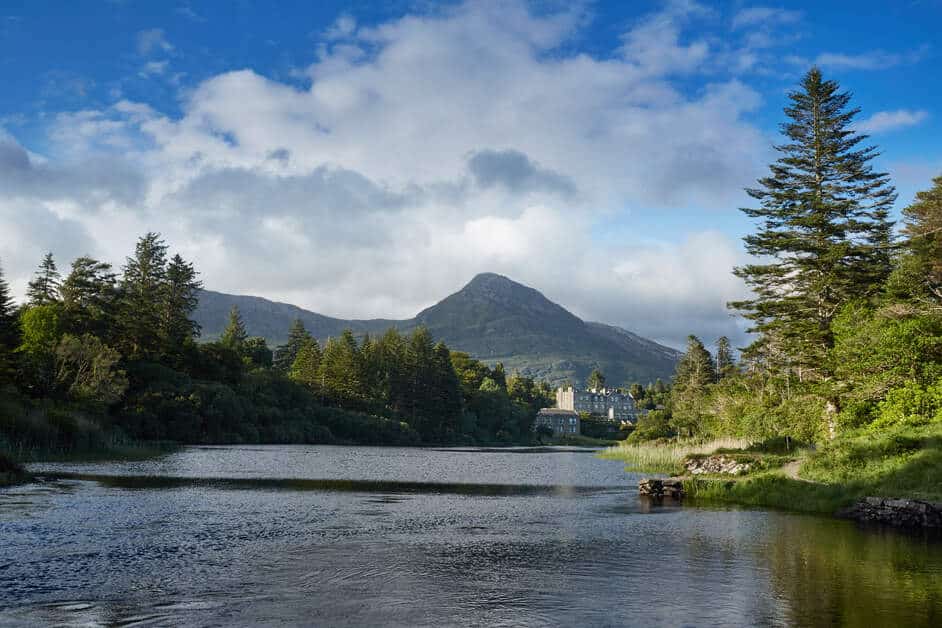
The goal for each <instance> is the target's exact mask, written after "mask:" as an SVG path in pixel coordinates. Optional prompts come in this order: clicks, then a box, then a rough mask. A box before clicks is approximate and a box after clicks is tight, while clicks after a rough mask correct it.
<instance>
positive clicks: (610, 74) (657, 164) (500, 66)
mask: <svg viewBox="0 0 942 628" xmlns="http://www.w3.org/2000/svg"><path fill="white" fill-rule="evenodd" d="M940 25H942V2H939V1H937V0H924V1H914V2H896V3H886V2H853V3H851V2H834V3H811V2H801V3H798V2H796V3H774V4H772V3H763V2H757V3H748V2H728V3H709V4H708V3H701V4H698V3H695V2H680V1H678V2H617V3H616V2H612V3H605V2H588V3H585V4H583V5H578V6H575V7H574V6H573V5H572V4H571V3H557V2H532V3H527V2H523V1H519V2H507V3H484V2H478V3H457V2H456V3H431V2H382V3H380V2H376V3H369V2H364V3H340V2H315V3H312V2H288V1H283V2H278V3H274V4H271V3H261V2H248V1H241V2H218V3H209V2H192V3H182V2H179V3H178V2H160V3H157V2H145V1H143V0H113V1H104V0H98V1H96V0H82V1H75V2H42V1H29V2H26V1H23V2H10V1H5V2H2V3H0V72H2V76H3V79H4V88H3V90H0V168H2V169H3V170H5V171H6V172H3V171H2V170H0V182H5V185H4V186H3V187H0V261H2V263H3V265H4V269H5V271H6V273H7V275H8V276H9V277H10V278H11V280H12V282H13V285H14V286H15V287H16V288H17V289H18V290H22V287H23V286H24V285H25V282H26V280H27V279H28V277H29V274H30V272H31V271H32V269H33V267H34V266H35V263H36V262H37V261H38V259H39V257H40V256H41V254H42V252H43V251H45V250H49V249H51V250H53V251H54V252H55V253H56V254H57V256H58V257H59V259H60V265H63V266H67V264H68V262H69V261H70V260H71V258H73V257H75V256H76V255H79V254H83V253H91V254H94V255H97V256H100V257H102V258H103V259H106V260H109V261H112V262H114V263H116V264H119V263H120V261H121V259H122V258H123V256H124V254H125V253H126V251H127V250H128V249H129V248H130V246H131V245H132V243H133V241H134V239H135V238H136V236H137V235H139V234H140V233H141V232H142V231H144V230H147V229H154V230H158V231H161V232H162V233H163V234H164V235H165V236H166V237H167V239H168V240H169V241H170V244H171V245H172V246H173V247H174V248H176V249H178V250H180V251H181V252H182V253H183V254H184V255H186V256H188V257H190V258H192V259H194V261H196V263H197V265H198V267H199V268H200V269H201V270H202V271H203V278H204V281H205V282H206V284H207V286H208V287H213V288H217V289H220V290H226V291H231V292H241V293H251V294H260V295H262V296H266V297H270V298H274V299H278V300H285V301H290V302H294V303H297V304H299V305H302V306H305V307H309V308H311V309H315V310H318V311H322V312H325V313H329V314H335V315H342V316H407V315H411V314H412V313H414V312H415V311H417V310H418V309H420V308H421V307H423V306H425V305H428V304H429V303H431V302H434V301H435V300H436V299H438V298H440V297H442V296H444V295H445V294H447V293H448V292H449V291H451V290H453V289H456V288H457V287H458V286H459V285H460V284H461V283H462V282H463V281H466V280H467V279H469V278H470V276H472V275H473V274H474V273H476V272H481V271H496V272H502V273H504V274H507V275H509V276H511V277H513V278H516V279H518V280H520V281H524V282H526V283H529V284H531V285H533V286H534V287H537V288H538V289H541V290H543V291H544V292H545V293H546V294H547V295H548V296H550V297H551V298H553V299H555V300H557V301H559V302H560V303H562V304H563V305H565V306H567V307H569V308H570V309H572V310H573V311H575V312H576V313H577V314H580V315H582V316H584V317H587V318H591V319H596V320H602V321H604V322H609V323H614V324H620V325H623V326H625V327H628V328H629V329H633V330H635V331H638V332H640V333H644V334H646V335H648V336H651V337H654V338H658V339H661V340H663V341H665V342H669V343H671V344H675V345H677V344H680V343H681V342H682V339H683V337H684V335H686V333H689V332H694V333H699V334H701V335H703V336H704V337H705V338H711V337H714V336H716V335H718V334H720V333H728V334H731V335H734V336H737V337H740V338H741V325H740V324H739V323H738V322H737V321H735V320H734V319H731V318H730V317H729V316H728V314H727V313H726V311H725V310H724V308H723V303H725V301H726V300H729V299H730V298H735V297H737V296H739V294H741V291H742V287H741V285H739V284H738V282H737V281H736V280H735V279H733V278H732V277H731V276H730V275H729V272H728V269H729V266H731V265H733V264H735V263H740V262H741V261H742V259H743V258H742V251H741V246H740V244H739V238H741V236H742V235H743V233H744V232H745V231H746V230H747V229H748V228H749V223H748V222H747V221H746V220H745V218H743V217H742V216H741V214H740V213H739V212H738V211H736V207H737V206H738V205H740V204H741V203H743V202H746V201H745V198H744V196H743V194H742V192H741V190H742V187H743V186H744V185H749V184H750V183H751V182H752V181H753V180H754V179H755V177H756V176H759V175H761V174H762V172H763V170H764V169H765V167H766V164H767V163H768V161H769V159H770V158H771V157H772V154H771V152H770V145H771V144H772V143H773V142H774V141H776V133H777V125H778V124H779V123H780V122H781V121H782V114H781V109H782V106H783V105H784V103H785V94H786V93H787V91H788V90H789V89H791V88H792V87H793V86H794V85H795V84H796V82H797V81H798V79H799V78H800V76H801V74H802V73H803V72H804V71H806V70H807V69H808V68H809V67H810V66H811V65H812V64H818V65H820V66H821V67H822V69H823V71H824V72H825V74H826V75H827V76H828V77H831V78H834V79H837V80H838V81H839V82H840V83H841V84H842V85H843V86H844V87H845V88H847V89H849V90H850V91H852V92H853V94H854V103H855V104H856V105H857V106H859V107H861V109H862V113H861V117H860V120H861V126H862V128H864V129H866V130H868V131H869V132H870V133H871V134H872V141H873V142H874V143H876V144H878V145H879V146H880V147H881V149H882V151H883V155H882V156H881V157H880V159H879V162H878V165H879V166H880V167H882V168H884V169H887V170H888V171H890V172H891V174H892V175H893V176H894V180H895V183H896V185H897V187H898V190H899V192H900V206H902V205H904V204H905V202H907V201H908V200H909V199H911V197H912V195H913V193H914V192H915V191H916V190H918V189H922V188H924V187H926V186H927V185H928V183H929V180H930V179H931V177H932V176H935V175H937V174H939V173H940V172H942V143H940V142H939V137H940V135H942V133H940V132H942V111H940V110H939V108H938V103H939V102H940V101H942V98H940V97H942V81H940V80H939V77H940V75H939V70H938V68H939V67H940V63H939V62H940V51H939V50H938V42H937V36H936V35H937V33H938V29H939V26H940ZM4 177H7V179H4Z"/></svg>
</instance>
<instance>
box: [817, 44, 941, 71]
mask: <svg viewBox="0 0 942 628" xmlns="http://www.w3.org/2000/svg"><path fill="white" fill-rule="evenodd" d="M927 52H928V49H927V48H926V47H921V48H917V49H915V50H910V51H908V52H887V51H885V50H870V51H867V52H862V53H858V54H848V53H841V52H824V53H821V54H819V55H818V56H817V57H816V58H815V60H814V64H815V65H819V66H821V67H822V68H836V69H847V70H885V69H887V68H892V67H895V66H898V65H906V64H912V63H918V62H919V61H921V60H922V59H923V58H924V57H925V56H926V53H927Z"/></svg>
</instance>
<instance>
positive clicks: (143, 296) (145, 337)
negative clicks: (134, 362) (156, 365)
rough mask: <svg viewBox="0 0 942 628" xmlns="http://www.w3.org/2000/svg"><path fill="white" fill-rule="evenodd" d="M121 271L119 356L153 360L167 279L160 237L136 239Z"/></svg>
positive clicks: (164, 247)
mask: <svg viewBox="0 0 942 628" xmlns="http://www.w3.org/2000/svg"><path fill="white" fill-rule="evenodd" d="M122 270H123V276H122V278H121V308H120V311H119V315H118V316H119V320H118V324H119V326H120V328H121V333H122V337H121V340H122V344H123V346H124V351H123V353H124V354H125V355H126V356H127V357H129V358H131V359H144V360H153V359H156V358H158V357H159V354H160V350H161V332H160V330H161V322H162V321H161V318H162V311H161V307H160V305H161V303H162V302H163V297H164V293H165V282H166V279H167V245H166V244H164V241H163V240H161V239H160V235H159V234H157V233H153V232H150V233H147V234H146V235H144V236H143V237H142V238H140V239H139V240H138V241H137V245H136V246H135V247H134V256H133V257H129V258H128V259H127V262H126V263H125V265H124V268H123V269H122Z"/></svg>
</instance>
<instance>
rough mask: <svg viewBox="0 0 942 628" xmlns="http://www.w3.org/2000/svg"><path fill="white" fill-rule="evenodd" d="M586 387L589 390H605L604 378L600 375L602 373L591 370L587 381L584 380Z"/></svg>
mask: <svg viewBox="0 0 942 628" xmlns="http://www.w3.org/2000/svg"><path fill="white" fill-rule="evenodd" d="M586 386H588V387H589V390H602V389H603V388H605V376H604V375H602V371H600V370H598V369H593V370H592V372H591V373H589V379H587V380H586Z"/></svg>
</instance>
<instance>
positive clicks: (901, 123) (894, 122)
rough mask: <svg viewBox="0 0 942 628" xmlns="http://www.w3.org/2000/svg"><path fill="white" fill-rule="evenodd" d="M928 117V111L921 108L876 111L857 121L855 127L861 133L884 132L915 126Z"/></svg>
mask: <svg viewBox="0 0 942 628" xmlns="http://www.w3.org/2000/svg"><path fill="white" fill-rule="evenodd" d="M928 117H929V112H927V111H924V110H922V109H918V110H912V109H897V110H895V111H878V112H876V113H875V114H873V115H872V116H870V117H869V118H867V119H866V120H862V121H860V122H858V123H857V125H856V128H857V130H858V131H860V132H862V133H886V132H887V131H895V130H897V129H905V128H906V127H910V126H915V125H917V124H919V123H920V122H922V121H923V120H925V119H926V118H928Z"/></svg>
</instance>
